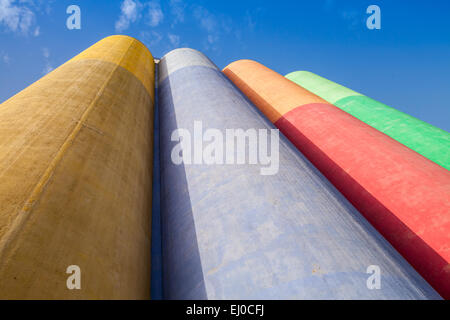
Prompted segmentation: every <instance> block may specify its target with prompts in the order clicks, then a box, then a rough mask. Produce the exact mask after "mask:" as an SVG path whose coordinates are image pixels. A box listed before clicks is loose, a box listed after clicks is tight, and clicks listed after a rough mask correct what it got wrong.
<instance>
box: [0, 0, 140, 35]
mask: <svg viewBox="0 0 450 320" xmlns="http://www.w3.org/2000/svg"><path fill="white" fill-rule="evenodd" d="M0 1H1V0H0ZM141 9H142V4H141V3H140V2H139V1H138V0H136V1H133V0H124V1H123V2H122V5H121V6H120V10H121V14H120V17H119V20H117V21H116V25H115V28H116V31H117V32H123V31H125V30H127V29H128V28H129V27H130V23H133V22H136V21H137V20H138V19H139V15H140V10H141Z"/></svg>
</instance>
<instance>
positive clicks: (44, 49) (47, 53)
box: [42, 48, 50, 59]
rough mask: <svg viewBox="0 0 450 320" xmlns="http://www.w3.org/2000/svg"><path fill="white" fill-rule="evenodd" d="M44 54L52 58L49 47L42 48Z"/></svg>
mask: <svg viewBox="0 0 450 320" xmlns="http://www.w3.org/2000/svg"><path fill="white" fill-rule="evenodd" d="M42 55H43V56H44V58H46V59H48V58H50V50H48V48H42Z"/></svg>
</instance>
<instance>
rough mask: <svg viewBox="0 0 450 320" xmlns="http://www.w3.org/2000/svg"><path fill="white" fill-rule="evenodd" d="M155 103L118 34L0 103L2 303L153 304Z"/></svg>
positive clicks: (140, 57) (140, 59)
mask: <svg viewBox="0 0 450 320" xmlns="http://www.w3.org/2000/svg"><path fill="white" fill-rule="evenodd" d="M153 97H154V62H153V58H152V56H151V54H150V52H149V51H148V49H147V48H146V47H145V46H144V45H142V44H141V43H140V42H138V41H137V40H135V39H132V38H129V37H125V36H113V37H108V38H106V39H104V40H102V41H100V42H99V43H97V44H95V45H94V46H93V47H91V48H89V49H88V50H86V51H85V52H83V53H81V54H80V55H78V56H77V57H75V58H74V59H72V60H70V61H69V62H67V63H65V64H64V65H62V66H61V67H59V68H58V69H56V70H54V71H53V72H51V73H50V74H48V75H46V76H45V77H43V78H42V79H40V80H39V81H37V82H36V83H34V84H33V85H31V86H30V87H28V88H27V89H25V90H23V91H22V92H20V93H19V94H17V95H15V96H14V97H12V98H11V99H9V100H7V101H6V102H4V103H3V104H1V105H0V181H1V184H0V298H2V299H54V298H55V299H116V298H124V299H145V298H149V297H150V224H151V222H150V219H151V194H152V192H151V181H152V172H151V171H152V153H153V151H152V144H153V134H152V131H153ZM70 265H78V266H79V267H80V268H81V287H82V288H81V290H69V289H68V288H67V286H66V280H67V278H68V277H69V274H66V268H67V267H68V266H70Z"/></svg>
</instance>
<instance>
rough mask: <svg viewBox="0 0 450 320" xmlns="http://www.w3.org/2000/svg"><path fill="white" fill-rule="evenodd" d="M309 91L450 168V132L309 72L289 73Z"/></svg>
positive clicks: (289, 75) (292, 79)
mask: <svg viewBox="0 0 450 320" xmlns="http://www.w3.org/2000/svg"><path fill="white" fill-rule="evenodd" d="M286 78H288V79H289V80H291V81H294V82H295V83H297V84H298V85H300V86H302V87H303V88H305V89H306V90H309V91H311V92H312V93H314V94H317V95H318V96H320V97H321V98H323V99H325V100H326V101H328V102H329V103H331V104H334V105H335V106H336V107H338V108H340V109H342V110H344V111H345V112H348V113H350V114H351V115H352V116H354V117H356V118H358V119H359V120H361V121H363V122H364V123H367V124H368V125H370V126H372V127H374V128H375V129H377V130H380V131H381V132H383V133H385V134H387V135H388V136H390V137H391V138H393V139H395V140H397V141H398V142H400V143H402V144H404V145H405V146H407V147H409V148H411V149H412V150H414V151H416V152H417V153H420V154H421V155H423V156H424V157H425V158H428V159H430V160H431V161H434V162H436V163H437V164H439V165H441V166H443V167H444V168H446V169H447V170H450V133H448V132H447V131H444V130H442V129H439V128H437V127H435V126H432V125H431V124H428V123H426V122H423V121H421V120H419V119H417V118H414V117H412V116H410V115H408V114H406V113H403V112H401V111H399V110H396V109H394V108H391V107H388V106H387V105H385V104H383V103H381V102H378V101H376V100H373V99H371V98H369V97H366V96H363V95H361V94H359V93H357V92H355V91H353V90H350V89H348V88H345V87H343V86H341V85H339V84H337V83H335V82H332V81H330V80H328V79H325V78H322V77H320V76H318V75H316V74H314V73H311V72H307V71H296V72H292V73H290V74H288V75H287V76H286Z"/></svg>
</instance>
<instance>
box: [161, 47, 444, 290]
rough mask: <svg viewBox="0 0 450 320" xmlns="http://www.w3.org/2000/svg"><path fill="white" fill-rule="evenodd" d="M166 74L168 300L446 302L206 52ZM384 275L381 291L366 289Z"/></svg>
mask: <svg viewBox="0 0 450 320" xmlns="http://www.w3.org/2000/svg"><path fill="white" fill-rule="evenodd" d="M158 68H159V88H158V96H159V110H160V134H161V181H162V186H161V210H162V211H161V212H162V213H161V214H162V243H163V276H164V281H163V284H164V296H165V298H166V299H438V298H439V295H437V294H436V292H435V291H434V290H433V289H432V288H431V287H430V286H429V285H428V284H427V283H426V282H425V281H424V280H423V279H422V278H421V277H420V276H419V275H418V274H417V273H416V271H415V270H414V269H413V268H412V267H411V266H410V265H409V264H408V263H406V261H405V260H404V259H403V258H402V257H401V256H400V255H399V254H398V253H397V252H396V251H395V250H394V249H393V248H392V247H391V246H390V245H389V244H388V242H387V241H386V240H385V239H384V238H383V237H381V236H380V235H379V234H378V232H376V230H375V229H373V227H372V226H370V224H369V223H368V222H367V221H366V220H365V219H364V218H363V217H362V216H361V215H360V214H359V213H358V212H357V211H356V210H355V209H354V207H353V206H351V204H350V203H349V202H348V201H347V200H346V199H345V198H344V197H343V196H342V195H341V194H340V193H339V192H338V191H337V190H336V189H335V188H334V187H333V186H332V185H331V184H330V183H329V182H328V181H327V180H326V179H325V178H324V177H323V176H322V175H321V174H320V173H319V171H318V170H317V169H316V168H314V166H312V165H311V163H310V162H309V161H308V160H307V159H306V158H305V157H304V156H303V155H302V154H301V153H300V152H299V151H298V150H296V149H295V147H294V146H293V145H292V144H291V143H290V142H289V141H287V139H286V138H285V137H284V136H280V139H279V140H278V139H273V140H272V139H271V138H270V137H271V136H270V134H271V133H273V132H277V131H276V130H275V131H271V130H274V126H273V125H272V124H271V123H270V122H268V121H267V120H265V119H264V117H263V116H262V115H261V114H260V112H259V111H258V110H257V109H256V108H255V107H254V106H253V105H252V104H251V103H250V102H249V101H248V100H247V99H246V97H245V96H244V95H243V94H242V93H241V92H240V91H239V90H237V88H236V87H235V86H234V85H233V84H232V83H231V82H230V81H229V80H228V79H227V78H226V77H225V76H224V75H223V74H222V73H221V72H220V71H219V70H218V69H217V67H216V66H215V65H214V64H213V63H212V62H211V61H210V60H209V59H208V58H206V57H205V56H204V55H203V54H202V53H200V52H198V51H195V50H192V49H177V50H174V51H172V52H170V53H168V54H167V55H166V56H164V57H163V58H162V59H161V62H160V63H159V67H158ZM286 81H288V80H286ZM203 129H204V130H203ZM237 129H241V130H242V131H243V132H246V133H247V134H248V137H250V136H252V132H266V134H267V135H266V138H267V139H268V140H269V141H268V147H267V148H266V151H267V150H272V152H271V154H272V155H274V156H276V159H273V160H274V161H275V162H276V163H277V164H278V165H279V168H278V171H277V172H274V173H273V174H271V175H262V174H261V166H265V165H267V162H266V163H265V164H262V163H258V162H257V161H256V162H254V163H252V162H251V161H250V160H249V159H250V158H251V156H250V153H251V152H250V151H249V150H250V142H248V143H247V146H248V147H249V148H248V150H247V151H244V152H243V151H242V150H241V149H238V148H237V143H236V147H235V146H233V144H234V142H236V141H237V140H235V137H234V136H233V135H231V134H230V135H228V133H229V130H237ZM227 132H228V133H227ZM225 137H226V138H225ZM230 138H231V140H228V139H230ZM223 139H225V140H226V141H224V140H223ZM250 140H251V138H249V139H248V141H250ZM231 141H233V143H231ZM253 141H254V140H253ZM277 142H279V145H278V144H277ZM213 143H214V145H215V146H216V149H214V150H215V151H214V156H213V161H211V159H210V158H208V157H205V155H207V154H212V152H211V149H209V151H207V150H208V148H210V147H211V145H212V144H213ZM216 143H217V144H216ZM261 143H262V139H260V140H258V144H259V145H258V150H261V149H260V148H262V147H261ZM180 144H181V145H182V147H181V148H179V146H180ZM230 145H231V146H232V147H230ZM275 145H277V146H278V148H272V147H274V146H275ZM203 147H204V148H203ZM199 150H200V151H199ZM202 152H203V153H202ZM246 154H247V156H248V157H247V158H246V159H247V160H248V161H244V162H243V163H240V164H239V163H238V162H236V161H234V162H233V161H228V159H234V160H236V159H238V158H239V156H242V155H246ZM179 157H183V161H179V160H180V159H179ZM225 158H226V159H225ZM374 264H375V265H378V266H379V267H380V268H381V270H382V279H383V280H382V281H383V285H382V288H381V289H380V290H369V288H368V287H367V279H368V277H369V275H368V274H367V273H366V272H367V268H368V267H369V266H370V265H374Z"/></svg>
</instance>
